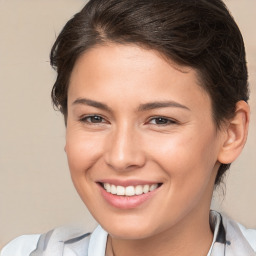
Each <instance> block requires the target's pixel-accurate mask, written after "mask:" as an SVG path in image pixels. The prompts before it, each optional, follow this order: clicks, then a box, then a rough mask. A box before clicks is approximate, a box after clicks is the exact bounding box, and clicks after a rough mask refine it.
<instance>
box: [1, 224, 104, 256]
mask: <svg viewBox="0 0 256 256" xmlns="http://www.w3.org/2000/svg"><path fill="white" fill-rule="evenodd" d="M106 237H107V233H106V232H105V231H104V230H103V229H102V228H101V227H100V226H98V227H97V228H96V229H95V231H93V233H90V232H86V231H85V230H81V229H80V228H74V227H61V228H57V229H54V230H51V231H49V232H47V233H45V234H42V235H26V236H21V237H18V238H16V239H14V240H13V241H11V242H10V243H9V244H7V245H6V246H5V247H4V248H3V250H2V251H1V254H0V256H39V255H61V256H80V255H83V256H86V255H87V253H88V251H89V250H91V251H93V252H95V253H96V254H95V253H93V254H92V255H101V254H99V251H100V252H101V251H105V246H106Z"/></svg>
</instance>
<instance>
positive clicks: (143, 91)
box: [68, 44, 208, 101]
mask: <svg viewBox="0 0 256 256" xmlns="http://www.w3.org/2000/svg"><path fill="white" fill-rule="evenodd" d="M135 92H137V95H136V93H135ZM192 92H193V93H192ZM68 93H69V98H75V97H85V96H86V97H87V98H88V96H89V95H91V96H92V97H95V95H96V94H97V93H101V96H103V95H105V96H109V95H110V94H113V96H114V95H115V96H116V97H117V98H121V95H120V93H121V94H122V95H123V94H125V95H126V96H127V97H126V98H127V99H128V98H129V97H128V96H129V95H130V96H131V97H132V96H135V95H136V97H137V98H140V97H141V98H142V97H143V98H144V99H145V100H147V97H148V100H152V99H151V98H152V97H154V96H155V97H163V98H165V97H179V99H180V100H181V101H182V100H185V99H186V100H188V99H189V97H188V96H189V94H191V95H190V98H193V97H199V98H201V97H207V96H208V95H207V93H206V92H205V91H204V89H202V87H201V86H200V85H199V79H198V75H197V72H196V70H195V69H193V68H191V67H184V66H180V65H178V64H176V63H174V62H173V61H171V60H169V59H167V58H165V57H164V56H163V55H161V54H160V53H159V52H157V51H154V50H149V49H145V48H142V47H139V46H137V45H118V44H110V45H100V46H96V47H94V48H92V49H90V50H88V51H87V52H85V53H84V54H83V55H82V56H81V57H80V58H79V59H78V60H77V62H76V64H75V66H74V69H73V72H72V74H71V79H70V86H69V92H68ZM79 94H81V95H79ZM183 98H184V99H183ZM115 99H116V98H115Z"/></svg>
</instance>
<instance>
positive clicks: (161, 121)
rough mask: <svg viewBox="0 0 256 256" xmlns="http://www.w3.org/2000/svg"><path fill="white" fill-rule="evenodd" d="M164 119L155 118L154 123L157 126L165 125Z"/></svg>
mask: <svg viewBox="0 0 256 256" xmlns="http://www.w3.org/2000/svg"><path fill="white" fill-rule="evenodd" d="M166 121H167V120H166V119H165V118H157V119H156V123H157V124H166Z"/></svg>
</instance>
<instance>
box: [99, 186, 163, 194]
mask: <svg viewBox="0 0 256 256" xmlns="http://www.w3.org/2000/svg"><path fill="white" fill-rule="evenodd" d="M99 184H100V186H101V187H102V188H103V189H104V190H105V191H106V192H107V193H109V194H112V195H117V196H127V197H131V196H139V195H142V194H148V193H150V192H152V191H154V190H156V189H157V188H159V187H160V186H161V185H162V183H155V184H144V185H136V186H131V185H130V186H126V187H125V186H120V185H114V184H111V183H99Z"/></svg>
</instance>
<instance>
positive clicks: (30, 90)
mask: <svg viewBox="0 0 256 256" xmlns="http://www.w3.org/2000/svg"><path fill="white" fill-rule="evenodd" d="M84 2H85V1H82V0H22V1H20V0H0V248H1V246H3V245H4V244H5V243H6V242H7V241H9V240H10V239H12V238H14V237H16V236H18V235H21V234H25V233H41V232H45V231H47V230H49V229H51V228H53V227H56V226H60V225H64V224H70V223H75V224H82V225H86V226H87V227H88V229H91V228H92V227H93V226H94V225H95V223H94V221H93V219H92V217H90V215H89V214H88V212H87V210H86V208H85V206H84V205H83V204H82V202H80V199H79V198H78V196H77V195H76V192H75V190H74V189H73V186H72V184H71V181H70V178H69V172H68V168H67V162H66V158H65V154H64V150H63V148H64V143H65V141H64V139H65V129H64V124H63V119H62V116H61V115H60V114H59V113H58V112H55V111H54V110H53V109H52V106H51V101H50V90H51V86H52V84H53V81H54V77H55V73H54V71H52V70H51V68H50V65H49V58H48V55H49V51H50V48H51V45H52V43H53V42H54V39H55V36H56V34H58V33H59V31H60V29H61V28H62V26H63V25H64V24H65V22H66V21H67V20H68V19H69V18H70V17H71V16H72V15H73V14H74V13H75V12H76V11H78V10H80V8H81V7H82V6H83V5H84ZM226 3H227V5H228V6H229V8H230V10H231V12H232V13H233V16H234V17H235V19H236V20H237V22H238V24H239V26H240V28H241V30H242V33H243V35H244V39H245V43H246V47H247V59H248V67H249V72H250V84H251V93H252V94H251V101H250V104H251V112H252V120H251V128H250V134H249V139H248V143H247V145H246V147H245V150H244V152H243V154H242V156H241V157H240V159H239V160H238V161H237V162H236V163H234V164H233V166H232V168H231V171H230V172H229V174H228V176H227V183H226V189H225V188H224V190H226V195H225V197H223V195H222V189H220V190H219V191H217V193H216V194H215V201H214V202H213V207H214V208H215V209H219V210H222V211H224V212H226V213H227V214H228V215H230V216H231V217H233V218H234V219H236V220H238V221H240V222H241V223H243V224H245V225H247V226H250V227H254V228H256V188H255V184H256V153H255V150H256V132H255V130H256V111H255V110H256V100H255V99H256V89H255V86H256V33H255V24H256V18H255V11H256V1H255V0H243V1H242V0H227V1H226Z"/></svg>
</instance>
